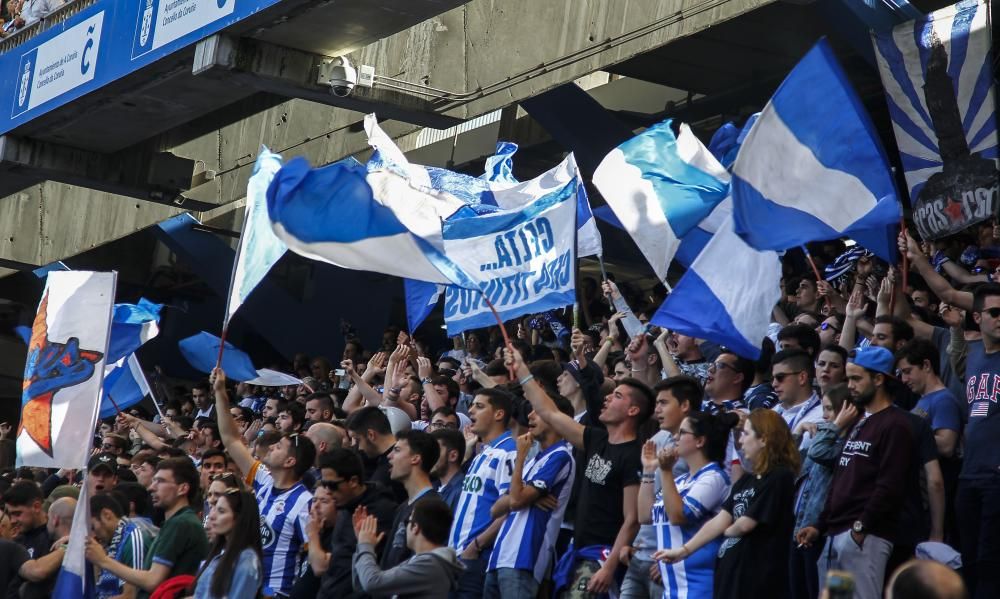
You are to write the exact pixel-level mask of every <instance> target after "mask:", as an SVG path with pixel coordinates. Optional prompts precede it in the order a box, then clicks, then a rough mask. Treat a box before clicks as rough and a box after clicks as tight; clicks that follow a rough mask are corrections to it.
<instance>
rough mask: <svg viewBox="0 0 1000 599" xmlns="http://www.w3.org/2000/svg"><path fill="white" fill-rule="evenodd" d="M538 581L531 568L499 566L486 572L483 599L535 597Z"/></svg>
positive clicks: (528, 598)
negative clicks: (520, 568)
mask: <svg viewBox="0 0 1000 599" xmlns="http://www.w3.org/2000/svg"><path fill="white" fill-rule="evenodd" d="M536 595H538V581H537V580H535V575H534V573H532V572H531V571H529V570H518V569H516V568H497V569H496V570H493V571H492V572H487V573H486V585H485V587H484V588H483V599H501V598H502V599H535V596H536Z"/></svg>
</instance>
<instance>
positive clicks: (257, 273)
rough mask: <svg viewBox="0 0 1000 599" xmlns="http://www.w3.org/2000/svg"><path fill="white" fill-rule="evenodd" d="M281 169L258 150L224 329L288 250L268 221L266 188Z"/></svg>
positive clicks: (277, 161)
mask: <svg viewBox="0 0 1000 599" xmlns="http://www.w3.org/2000/svg"><path fill="white" fill-rule="evenodd" d="M280 169H281V156H278V155H277V154H273V153H271V151H270V150H268V149H267V148H261V150H260V154H258V155H257V162H256V164H254V167H253V176H252V177H250V182H249V183H248V184H247V205H246V209H245V211H244V213H243V233H242V234H241V235H240V246H239V248H237V250H236V262H235V263H234V264H233V276H232V280H231V281H230V283H229V301H228V303H227V305H226V317H225V320H224V321H223V326H222V328H223V329H225V328H226V325H228V323H229V319H230V318H232V317H233V314H234V313H235V312H236V310H238V309H239V307H240V306H242V305H243V302H245V301H246V299H247V296H248V295H250V292H251V291H253V289H254V287H256V286H257V284H258V283H260V282H261V281H262V280H263V279H264V276H265V275H267V272H268V271H269V270H271V267H272V266H274V263H275V262H277V261H278V260H279V259H280V258H281V257H282V256H283V255H284V254H285V250H287V249H288V247H287V246H286V245H285V244H284V242H283V241H281V240H280V239H278V237H277V236H276V235H275V234H274V231H273V230H272V229H271V221H270V220H269V219H268V217H267V188H268V186H269V185H270V184H271V181H272V180H273V179H274V175H275V173H277V172H278V171H279V170H280Z"/></svg>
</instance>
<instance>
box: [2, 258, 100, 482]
mask: <svg viewBox="0 0 1000 599" xmlns="http://www.w3.org/2000/svg"><path fill="white" fill-rule="evenodd" d="M116 279H117V275H116V274H115V273H113V272H112V273H105V272H86V271H64V272H51V273H49V275H48V280H47V281H46V284H45V291H44V292H43V293H42V300H41V302H40V303H39V305H38V312H37V314H36V315H35V322H34V324H33V325H32V328H31V339H30V341H29V343H28V359H27V362H26V364H25V366H24V387H23V388H24V391H23V393H22V396H21V424H20V428H19V429H18V433H17V461H18V465H19V466H38V467H42V468H76V469H81V468H85V467H86V465H87V459H88V458H89V457H90V450H91V446H92V445H93V439H94V426H95V424H96V421H97V411H98V406H99V405H100V394H101V385H102V382H103V378H104V363H105V359H104V357H105V355H106V354H107V351H108V339H109V337H110V334H111V313H112V310H113V308H114V299H115V283H116Z"/></svg>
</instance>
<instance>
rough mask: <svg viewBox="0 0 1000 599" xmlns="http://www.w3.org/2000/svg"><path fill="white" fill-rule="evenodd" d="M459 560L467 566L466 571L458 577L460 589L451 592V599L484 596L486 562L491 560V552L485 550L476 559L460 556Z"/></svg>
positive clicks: (449, 595)
mask: <svg viewBox="0 0 1000 599" xmlns="http://www.w3.org/2000/svg"><path fill="white" fill-rule="evenodd" d="M459 561H460V562H462V565H463V566H465V571H464V572H462V574H461V575H459V577H458V590H455V591H452V592H451V593H449V594H448V597H449V599H480V598H481V597H482V596H483V583H484V581H485V579H486V564H487V563H488V562H489V561H490V552H489V551H484V552H483V553H481V554H480V555H479V557H478V558H476V559H462V558H459Z"/></svg>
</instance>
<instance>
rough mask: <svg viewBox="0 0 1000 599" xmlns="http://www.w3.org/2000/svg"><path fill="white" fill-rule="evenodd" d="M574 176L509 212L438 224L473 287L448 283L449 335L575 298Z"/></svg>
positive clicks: (448, 250)
mask: <svg viewBox="0 0 1000 599" xmlns="http://www.w3.org/2000/svg"><path fill="white" fill-rule="evenodd" d="M578 185H579V179H572V180H570V181H569V182H567V184H566V185H564V186H563V187H560V188H558V189H557V190H555V191H553V192H551V193H548V194H546V195H544V196H541V197H540V198H538V199H537V200H535V201H533V202H531V203H530V204H527V205H526V206H523V207H521V208H517V209H513V210H505V211H501V212H496V213H493V214H487V215H481V216H476V217H473V218H463V219H458V220H453V221H446V222H445V223H444V230H443V233H444V248H445V253H446V254H447V255H448V257H449V258H450V259H451V260H452V261H453V262H455V264H457V265H458V266H459V267H461V268H462V269H463V270H464V271H465V272H466V273H467V274H468V275H469V276H470V277H472V278H473V279H474V280H475V281H476V283H478V284H479V287H480V290H481V292H480V291H476V290H474V289H463V288H459V287H456V286H453V285H452V286H449V287H448V288H447V290H446V291H445V300H444V320H445V323H446V324H447V325H448V335H451V336H454V335H458V334H460V333H462V331H467V330H469V329H477V328H483V327H488V326H491V325H493V324H495V322H496V321H495V319H494V317H493V314H492V313H491V311H490V307H489V305H487V303H486V301H485V300H484V295H485V297H487V298H489V301H490V302H491V303H492V304H493V306H494V307H495V308H496V310H497V312H498V313H499V314H500V318H501V319H502V320H504V321H508V320H511V319H513V318H517V317H519V316H524V315H525V314H534V313H536V312H544V311H546V310H552V309H554V308H562V307H564V306H567V305H569V304H572V303H573V301H574V299H575V295H576V281H575V278H574V277H575V266H576V248H575V247H574V240H575V236H574V231H575V228H576V194H577V186H578Z"/></svg>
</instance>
